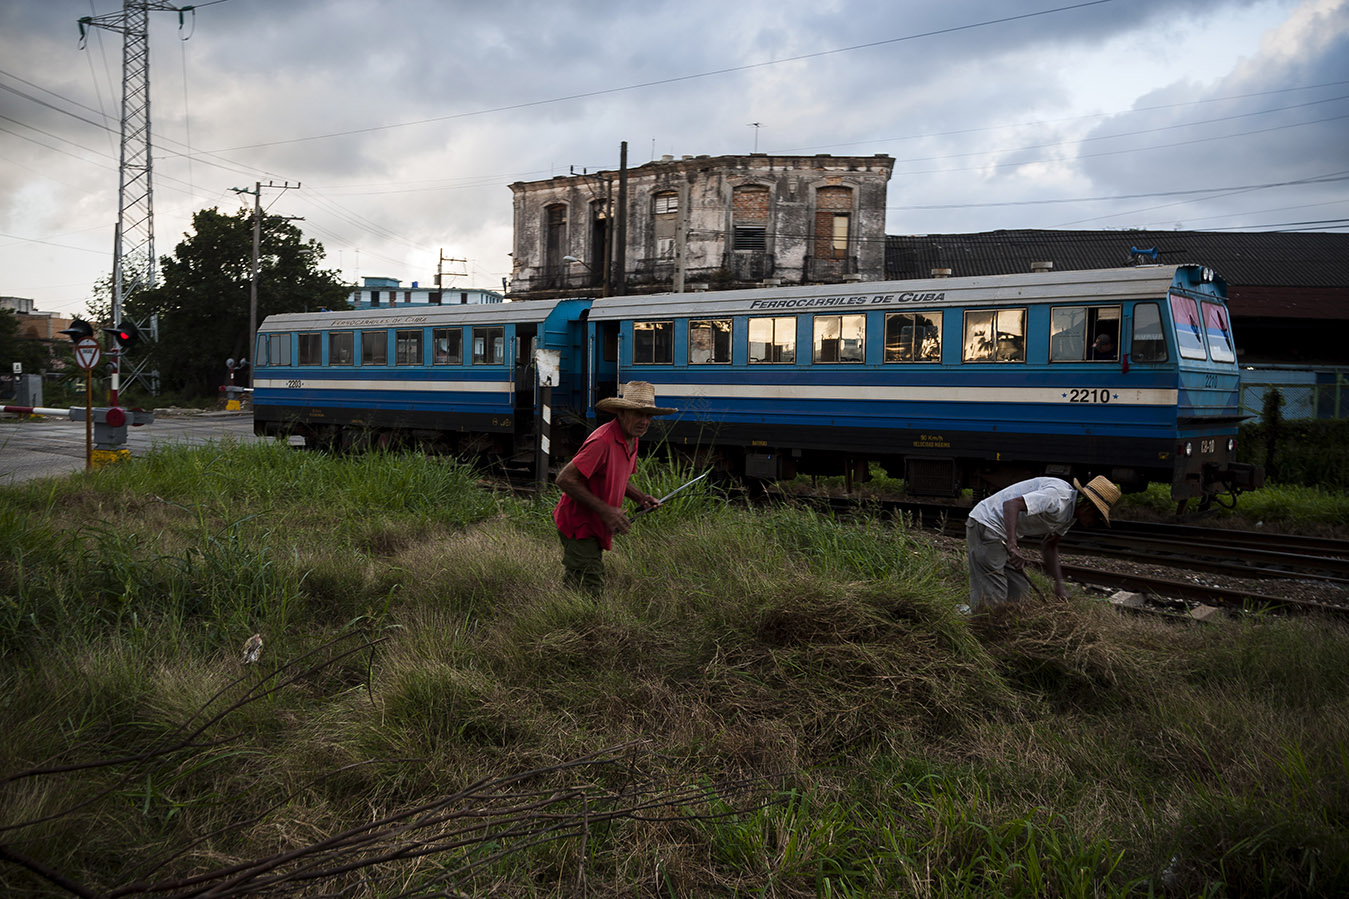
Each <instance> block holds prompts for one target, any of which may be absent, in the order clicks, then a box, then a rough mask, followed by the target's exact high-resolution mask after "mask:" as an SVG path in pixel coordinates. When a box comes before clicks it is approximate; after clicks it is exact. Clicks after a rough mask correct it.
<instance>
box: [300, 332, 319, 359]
mask: <svg viewBox="0 0 1349 899" xmlns="http://www.w3.org/2000/svg"><path fill="white" fill-rule="evenodd" d="M299 344H300V359H299V362H300V364H301V365H322V364H323V335H322V334H300V335H299Z"/></svg>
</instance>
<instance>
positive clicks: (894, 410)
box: [587, 265, 1263, 506]
mask: <svg viewBox="0 0 1349 899" xmlns="http://www.w3.org/2000/svg"><path fill="white" fill-rule="evenodd" d="M1225 296H1226V285H1225V282H1224V281H1223V280H1222V279H1221V278H1220V277H1218V276H1217V275H1216V274H1215V273H1214V272H1213V271H1212V270H1211V269H1208V268H1205V267H1203V266H1199V265H1181V266H1143V267H1131V268H1122V269H1111V270H1105V271H1076V272H1054V273H1028V274H1018V275H1001V276H988V277H973V278H944V279H932V280H923V281H905V282H865V283H854V284H843V285H832V286H807V287H790V288H780V289H763V290H738V291H725V292H716V293H698V294H679V295H664V296H641V297H612V298H606V299H600V300H596V301H594V303H593V305H592V306H591V309H590V311H589V316H588V323H587V328H588V335H587V345H588V354H589V357H590V358H589V362H588V367H589V369H590V371H589V373H588V383H587V389H588V394H587V405H588V407H590V408H593V403H594V400H595V399H596V398H597V397H599V396H603V395H607V394H611V393H612V392H613V391H614V389H615V388H616V386H617V384H618V383H621V382H624V381H627V380H632V379H640V380H645V381H650V382H652V383H653V384H655V386H656V391H657V398H658V400H657V401H658V402H659V403H661V404H662V405H669V406H673V407H676V408H678V409H679V410H680V413H681V414H680V415H678V416H674V417H671V418H669V419H663V420H661V421H662V422H663V423H664V427H665V429H666V430H665V436H666V439H667V440H668V442H669V444H670V445H671V446H673V447H678V448H683V449H685V450H687V451H689V452H697V453H699V454H700V455H702V456H704V457H707V458H708V459H709V460H710V461H713V462H715V463H716V464H719V465H721V466H723V467H725V468H727V469H729V470H731V471H733V472H735V473H738V474H743V475H745V476H748V477H750V478H760V479H771V478H783V477H790V476H793V475H795V474H798V473H802V474H844V475H845V476H849V477H851V476H854V475H856V476H862V477H865V473H866V471H867V470H868V468H869V463H873V462H874V463H879V464H880V465H882V466H884V468H885V469H886V470H887V471H888V472H889V473H890V474H891V475H892V476H896V477H902V478H904V479H905V481H906V482H907V485H908V489H909V490H910V492H912V493H915V494H918V495H929V496H955V495H958V494H959V492H960V491H961V490H963V489H966V488H971V489H973V490H974V491H975V492H976V495H979V494H983V493H987V492H991V491H994V490H997V489H999V488H1000V487H1002V486H1004V485H1006V484H1008V483H1011V482H1013V481H1015V480H1017V479H1020V478H1023V477H1028V476H1033V475H1040V474H1051V475H1057V476H1060V477H1064V478H1071V477H1078V478H1079V479H1082V480H1086V479H1087V478H1089V477H1092V476H1095V475H1098V474H1104V475H1107V476H1109V477H1110V478H1111V479H1112V480H1114V481H1115V482H1117V483H1119V484H1121V485H1122V486H1123V487H1124V489H1126V490H1131V491H1137V490H1141V489H1143V488H1145V487H1146V486H1147V484H1148V483H1150V482H1161V483H1166V484H1169V485H1170V488H1171V494H1172V496H1173V497H1174V498H1175V499H1176V500H1178V501H1180V502H1181V503H1182V506H1183V504H1184V503H1185V502H1187V501H1189V500H1192V499H1197V500H1199V501H1200V502H1201V503H1203V504H1207V503H1209V502H1212V501H1213V500H1214V499H1215V498H1216V497H1221V496H1223V495H1231V496H1233V497H1235V495H1236V494H1237V493H1239V492H1240V491H1242V490H1249V489H1253V488H1255V487H1258V486H1260V485H1261V483H1262V482H1263V474H1262V472H1261V471H1260V470H1259V469H1258V468H1256V467H1254V466H1250V465H1242V464H1239V463H1237V461H1236V459H1235V449H1236V437H1237V426H1238V424H1239V423H1240V421H1241V420H1242V415H1241V413H1240V411H1239V408H1238V371H1237V364H1236V353H1235V344H1234V342H1233V338H1232V334H1231V328H1230V324H1229V323H1230V319H1229V317H1228V312H1227V306H1226V299H1225ZM1098 338H1101V340H1100V341H1099V342H1098ZM649 439H650V438H648V440H649Z"/></svg>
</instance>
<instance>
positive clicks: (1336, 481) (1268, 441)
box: [1237, 391, 1349, 493]
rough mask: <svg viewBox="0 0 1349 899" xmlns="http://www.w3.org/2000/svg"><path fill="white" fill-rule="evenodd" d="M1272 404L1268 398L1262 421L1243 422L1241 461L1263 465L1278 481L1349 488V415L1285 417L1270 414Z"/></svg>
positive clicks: (1336, 489)
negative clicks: (1318, 417)
mask: <svg viewBox="0 0 1349 899" xmlns="http://www.w3.org/2000/svg"><path fill="white" fill-rule="evenodd" d="M1277 396H1278V392H1277V391H1270V393H1269V397H1277ZM1267 399H1268V397H1267ZM1270 408H1271V403H1269V402H1266V404H1265V417H1264V420H1263V421H1262V422H1261V423H1259V424H1248V425H1242V426H1241V433H1240V437H1239V439H1238V441H1237V454H1238V457H1239V458H1240V459H1241V461H1243V462H1253V463H1255V464H1256V465H1263V466H1264V467H1265V471H1266V474H1267V475H1269V478H1270V480H1271V481H1272V482H1275V483H1279V484H1296V485H1300V486H1303V487H1313V488H1317V489H1320V490H1327V491H1333V492H1337V493H1344V492H1345V491H1349V418H1339V419H1334V418H1320V419H1309V418H1299V419H1285V418H1280V417H1278V416H1271V415H1270ZM1275 408H1277V406H1276V407H1275Z"/></svg>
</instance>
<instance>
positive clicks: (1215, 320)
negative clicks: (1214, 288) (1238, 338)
mask: <svg viewBox="0 0 1349 899" xmlns="http://www.w3.org/2000/svg"><path fill="white" fill-rule="evenodd" d="M1203 305H1204V331H1205V333H1207V334H1208V354H1209V358H1211V359H1212V360H1213V361H1214V362H1232V361H1233V360H1235V359H1236V358H1237V354H1236V353H1235V352H1234V351H1233V349H1232V329H1231V328H1230V327H1229V326H1228V324H1227V310H1226V309H1224V308H1223V307H1222V306H1219V305H1218V304H1217V303H1204V304H1203Z"/></svg>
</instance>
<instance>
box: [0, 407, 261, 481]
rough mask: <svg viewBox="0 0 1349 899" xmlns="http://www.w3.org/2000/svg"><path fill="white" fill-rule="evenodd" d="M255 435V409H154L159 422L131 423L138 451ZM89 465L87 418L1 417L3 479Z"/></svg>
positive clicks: (131, 441)
mask: <svg viewBox="0 0 1349 899" xmlns="http://www.w3.org/2000/svg"><path fill="white" fill-rule="evenodd" d="M226 437H232V438H234V439H236V440H259V439H263V438H258V437H254V436H253V414H252V413H251V412H204V413H183V414H175V413H161V412H157V413H155V421H154V424H148V425H142V426H140V427H138V428H127V448H128V449H130V450H131V454H132V455H133V456H134V455H136V454H137V453H140V452H144V451H146V450H148V449H149V448H150V447H151V446H152V445H153V444H156V443H161V442H170V443H189V444H194V443H205V442H206V441H209V440H221V439H223V438H226ZM83 468H84V422H82V421H66V420H64V419H56V418H50V419H45V420H33V421H24V420H21V419H18V418H16V417H14V416H12V415H3V416H0V484H15V483H18V482H20V481H28V480H32V479H33V478H43V477H54V476H60V475H65V474H70V473H71V472H76V471H80V470H81V469H83Z"/></svg>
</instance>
